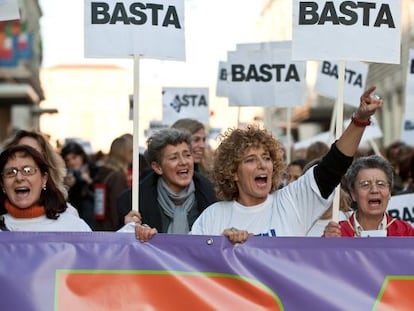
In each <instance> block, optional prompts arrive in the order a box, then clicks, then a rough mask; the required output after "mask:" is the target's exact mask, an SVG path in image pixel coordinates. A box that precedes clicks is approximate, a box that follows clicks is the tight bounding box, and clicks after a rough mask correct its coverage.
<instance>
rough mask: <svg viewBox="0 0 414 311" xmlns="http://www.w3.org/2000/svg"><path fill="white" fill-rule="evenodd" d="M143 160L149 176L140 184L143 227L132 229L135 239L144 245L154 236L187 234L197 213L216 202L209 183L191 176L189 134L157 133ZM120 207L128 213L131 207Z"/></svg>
mask: <svg viewBox="0 0 414 311" xmlns="http://www.w3.org/2000/svg"><path fill="white" fill-rule="evenodd" d="M146 157H147V161H148V163H149V164H150V165H151V167H152V169H153V172H151V173H150V174H149V175H148V176H147V177H145V178H144V179H143V180H142V182H141V183H140V189H139V213H140V214H141V217H142V223H143V224H144V225H137V226H136V227H135V230H136V235H137V238H138V239H139V240H141V241H147V240H149V239H150V238H151V237H152V236H153V235H154V234H156V233H157V232H163V233H173V234H187V233H188V232H189V231H190V230H191V227H192V225H193V223H194V221H195V220H196V219H197V217H198V216H199V215H200V214H201V212H202V211H203V210H204V209H205V208H206V207H207V206H209V205H210V204H212V203H214V202H216V201H217V199H216V196H215V194H214V189H213V185H212V184H211V182H210V181H209V180H208V179H207V178H206V177H204V176H202V175H201V174H199V173H197V172H194V159H193V155H192V149H191V135H190V133H188V132H187V131H181V130H178V129H174V128H170V129H162V130H159V131H157V132H156V133H155V134H154V135H152V136H151V137H150V138H149V139H148V141H147V151H146ZM129 196H130V195H129ZM123 206H124V208H125V207H127V206H128V208H129V209H131V204H124V205H123ZM121 214H125V211H121Z"/></svg>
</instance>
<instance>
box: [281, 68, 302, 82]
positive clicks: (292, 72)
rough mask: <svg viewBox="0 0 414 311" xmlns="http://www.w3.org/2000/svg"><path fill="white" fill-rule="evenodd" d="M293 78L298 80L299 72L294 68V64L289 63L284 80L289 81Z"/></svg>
mask: <svg viewBox="0 0 414 311" xmlns="http://www.w3.org/2000/svg"><path fill="white" fill-rule="evenodd" d="M292 79H293V80H295V81H298V82H299V81H300V79H299V73H298V71H297V70H296V66H295V65H294V64H290V65H289V68H288V72H287V74H286V78H285V81H290V80H292Z"/></svg>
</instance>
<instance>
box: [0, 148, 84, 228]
mask: <svg viewBox="0 0 414 311" xmlns="http://www.w3.org/2000/svg"><path fill="white" fill-rule="evenodd" d="M0 172H1V180H0V186H1V187H2V191H1V193H0V215H2V220H1V230H2V231H6V230H8V231H91V229H90V228H89V226H88V225H87V224H86V223H85V222H84V221H83V220H82V219H80V218H79V217H77V216H76V215H74V214H72V213H68V212H66V209H67V205H66V201H65V198H64V196H63V194H62V192H60V191H59V190H58V186H57V185H56V183H55V182H54V180H53V179H52V178H49V177H50V168H49V165H48V163H47V162H46V161H45V160H44V157H43V156H42V155H41V154H40V153H39V152H37V151H36V150H35V149H33V148H32V147H30V146H26V145H20V146H12V147H9V148H7V149H5V150H3V152H2V153H1V154H0Z"/></svg>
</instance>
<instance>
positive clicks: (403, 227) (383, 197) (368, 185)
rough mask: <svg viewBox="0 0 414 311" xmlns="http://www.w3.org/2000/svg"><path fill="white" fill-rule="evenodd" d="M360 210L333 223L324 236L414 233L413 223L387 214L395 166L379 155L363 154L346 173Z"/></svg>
mask: <svg viewBox="0 0 414 311" xmlns="http://www.w3.org/2000/svg"><path fill="white" fill-rule="evenodd" d="M345 179H346V183H347V186H348V190H349V192H350V195H351V197H352V200H353V201H354V202H355V203H356V206H357V210H356V211H355V212H354V213H353V214H352V215H351V216H350V217H349V219H348V220H345V221H340V222H339V224H338V223H335V222H333V221H332V222H330V223H329V224H328V226H327V227H326V228H325V231H324V236H325V237H340V236H343V237H361V236H413V235H414V229H413V227H412V226H411V224H410V223H408V222H406V221H404V220H399V219H395V218H392V217H391V216H390V215H388V214H387V213H386V209H387V206H388V201H389V200H390V197H391V189H392V185H393V168H392V166H391V164H390V163H389V162H388V161H387V160H385V159H383V158H382V157H380V156H376V155H373V156H368V157H361V158H358V159H356V160H355V161H354V163H353V164H352V165H351V167H350V168H349V170H348V172H347V173H346V175H345Z"/></svg>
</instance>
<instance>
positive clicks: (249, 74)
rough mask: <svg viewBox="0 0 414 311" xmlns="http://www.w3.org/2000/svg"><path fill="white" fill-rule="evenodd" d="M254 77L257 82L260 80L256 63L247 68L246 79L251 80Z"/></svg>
mask: <svg viewBox="0 0 414 311" xmlns="http://www.w3.org/2000/svg"><path fill="white" fill-rule="evenodd" d="M252 79H253V80H255V81H256V82H259V81H260V78H259V76H258V73H257V70H256V66H255V65H250V66H249V69H248V70H247V74H246V81H250V80H252Z"/></svg>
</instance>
